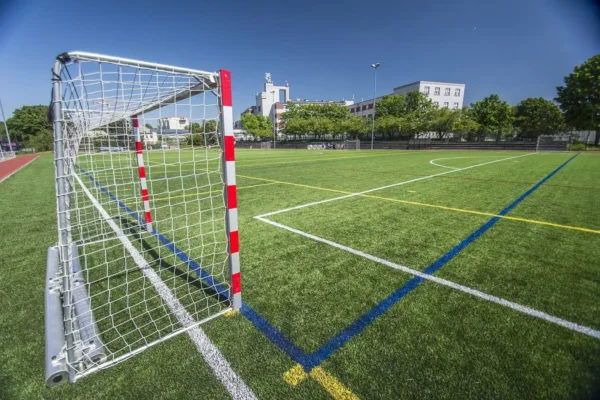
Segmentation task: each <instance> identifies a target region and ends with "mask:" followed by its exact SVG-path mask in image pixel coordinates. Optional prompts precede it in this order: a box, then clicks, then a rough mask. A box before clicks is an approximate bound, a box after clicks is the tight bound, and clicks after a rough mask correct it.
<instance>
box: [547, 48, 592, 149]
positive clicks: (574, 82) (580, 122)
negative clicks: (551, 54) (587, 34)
mask: <svg viewBox="0 0 600 400" xmlns="http://www.w3.org/2000/svg"><path fill="white" fill-rule="evenodd" d="M556 90H557V92H558V96H557V97H556V99H555V100H556V101H557V102H559V103H560V108H561V110H562V111H563V112H564V113H565V120H566V121H567V124H569V126H571V127H573V128H576V129H585V130H594V131H596V140H595V144H596V145H598V141H599V139H600V132H599V131H600V54H598V55H595V56H593V57H591V58H590V59H588V60H587V61H586V62H584V63H583V64H581V65H578V66H576V67H575V69H574V70H573V73H571V74H569V75H568V76H566V77H565V86H559V87H557V88H556Z"/></svg>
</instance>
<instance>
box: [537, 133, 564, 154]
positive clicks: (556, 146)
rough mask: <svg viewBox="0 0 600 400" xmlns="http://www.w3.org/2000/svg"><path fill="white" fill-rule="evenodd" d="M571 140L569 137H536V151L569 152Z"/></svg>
mask: <svg viewBox="0 0 600 400" xmlns="http://www.w3.org/2000/svg"><path fill="white" fill-rule="evenodd" d="M572 143H573V139H572V137H571V136H570V135H540V136H538V140H537V145H536V151H538V152H543V151H562V152H566V151H571V145H572Z"/></svg>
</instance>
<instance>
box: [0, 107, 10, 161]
mask: <svg viewBox="0 0 600 400" xmlns="http://www.w3.org/2000/svg"><path fill="white" fill-rule="evenodd" d="M0 112H1V113H2V122H4V130H5V131H6V140H7V141H8V149H9V151H10V152H11V153H12V151H13V148H12V144H11V143H10V135H9V134H8V126H7V125H6V118H5V117H4V108H3V107H2V100H0ZM0 147H1V146H0Z"/></svg>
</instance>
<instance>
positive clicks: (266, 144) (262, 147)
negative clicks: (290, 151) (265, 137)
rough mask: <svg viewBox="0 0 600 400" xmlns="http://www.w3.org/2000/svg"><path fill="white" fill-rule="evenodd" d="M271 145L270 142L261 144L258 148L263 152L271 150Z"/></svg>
mask: <svg viewBox="0 0 600 400" xmlns="http://www.w3.org/2000/svg"><path fill="white" fill-rule="evenodd" d="M272 144H273V143H271V142H261V143H260V148H261V149H263V150H271V145H272Z"/></svg>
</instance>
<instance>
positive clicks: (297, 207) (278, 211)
mask: <svg viewBox="0 0 600 400" xmlns="http://www.w3.org/2000/svg"><path fill="white" fill-rule="evenodd" d="M534 154H537V153H527V154H521V155H518V156H514V157H508V158H501V159H500V160H494V161H488V162H485V163H482V164H475V165H471V166H469V167H464V168H460V169H453V170H451V171H444V172H440V173H438V174H433V175H427V176H422V177H420V178H415V179H410V180H408V181H403V182H398V183H393V184H391V185H386V186H381V187H377V188H374V189H369V190H364V191H362V192H356V193H350V194H346V195H343V196H338V197H333V198H331V199H325V200H319V201H314V202H312V203H306V204H301V205H299V206H295V207H290V208H284V209H283V210H277V211H271V212H268V213H265V214H261V215H257V216H256V217H254V218H262V217H270V216H271V215H275V214H281V213H284V212H288V211H293V210H299V209H301V208H305V207H310V206H315V205H317V204H323V203H329V202H332V201H337V200H342V199H347V198H349V197H354V196H360V195H363V194H367V193H371V192H375V191H378V190H383V189H389V188H393V187H396V186H400V185H406V184H407V183H412V182H418V181H422V180H425V179H430V178H435V177H436V176H441V175H447V174H452V173H454V172H459V171H465V170H467V169H471V168H477V167H482V166H484V165H488V164H493V163H497V162H501V161H506V160H512V159H515V158H520V157H527V156H531V155H534Z"/></svg>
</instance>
